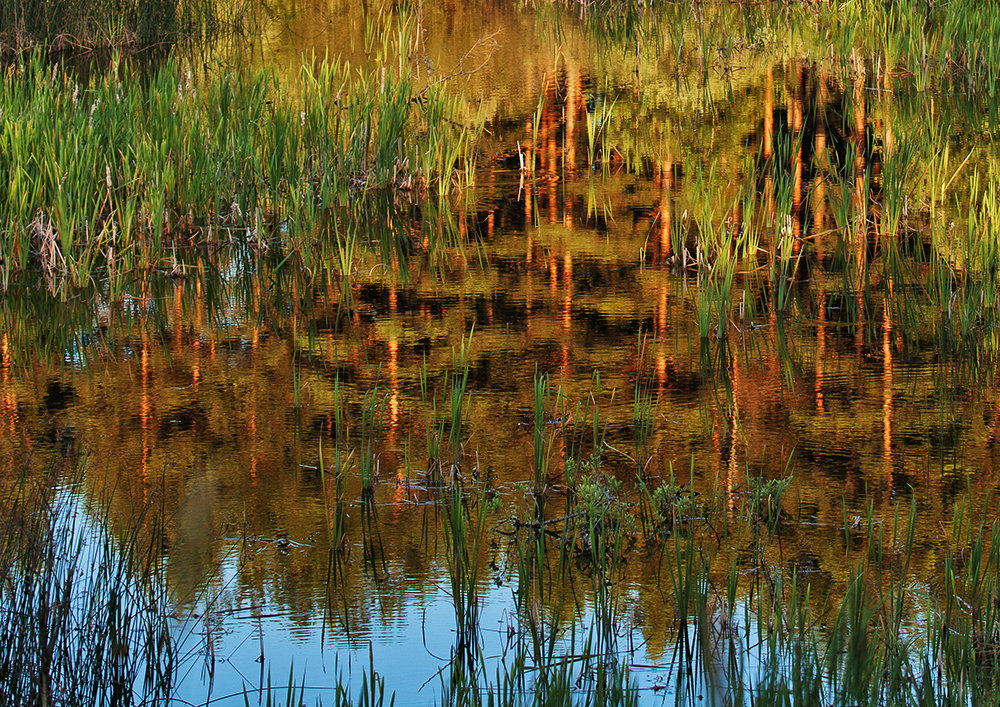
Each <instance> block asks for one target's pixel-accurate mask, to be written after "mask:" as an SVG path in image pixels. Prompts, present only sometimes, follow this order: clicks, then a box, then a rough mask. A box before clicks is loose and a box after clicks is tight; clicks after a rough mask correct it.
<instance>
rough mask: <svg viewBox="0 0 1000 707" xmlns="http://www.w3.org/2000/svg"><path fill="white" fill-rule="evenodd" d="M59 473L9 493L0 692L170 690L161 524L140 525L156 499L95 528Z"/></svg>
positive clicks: (89, 695) (40, 697)
mask: <svg viewBox="0 0 1000 707" xmlns="http://www.w3.org/2000/svg"><path fill="white" fill-rule="evenodd" d="M85 461H86V459H85V458H84V463H85ZM80 473H82V472H80ZM53 476H55V474H53ZM53 481H54V479H53V478H47V479H40V480H39V479H34V480H33V479H29V478H28V477H27V476H25V477H22V479H21V480H20V481H19V482H18V483H17V484H16V486H15V488H14V489H13V491H11V492H10V493H9V495H7V496H6V497H5V499H4V503H3V506H4V513H3V517H4V519H5V520H4V528H3V540H2V542H0V607H2V608H0V617H2V619H3V620H2V629H0V636H2V639H3V640H2V648H0V699H2V701H3V702H4V703H6V704H40V705H47V704H55V703H61V702H64V701H65V702H69V703H72V704H75V705H137V704H148V703H150V702H154V701H161V700H165V699H167V698H168V697H169V695H170V694H171V690H172V689H173V685H174V682H175V680H176V678H177V673H176V671H177V670H178V668H179V663H180V659H181V656H179V655H178V652H177V641H178V636H177V635H176V629H174V628H172V627H171V621H170V618H169V611H170V609H169V607H168V602H167V598H166V593H165V590H164V586H163V577H162V573H161V567H160V564H159V558H158V556H157V552H156V547H157V544H158V543H159V542H160V540H159V539H158V537H157V533H159V532H161V530H162V529H160V528H159V526H158V524H157V523H156V522H155V519H154V522H153V523H152V524H151V525H152V529H153V534H152V535H151V536H147V534H146V532H148V531H146V532H144V531H143V526H144V525H146V523H145V521H146V520H147V519H146V518H144V516H145V514H146V513H147V511H148V512H150V514H151V515H152V514H153V511H154V509H139V513H140V516H139V517H138V518H137V519H135V520H134V522H133V523H132V524H130V525H122V526H121V527H120V529H119V532H118V533H116V532H112V531H108V530H105V529H102V528H90V527H89V524H90V521H89V519H88V517H87V514H88V511H87V510H86V508H85V506H86V504H87V502H86V501H85V500H83V499H82V498H80V497H79V496H78V493H79V492H78V491H77V490H72V489H64V490H63V491H54V490H52V488H51V487H50V486H49V484H50V483H52V482H53ZM102 503H110V499H108V500H106V501H102ZM104 510H105V511H106V510H107V508H105V509H104Z"/></svg>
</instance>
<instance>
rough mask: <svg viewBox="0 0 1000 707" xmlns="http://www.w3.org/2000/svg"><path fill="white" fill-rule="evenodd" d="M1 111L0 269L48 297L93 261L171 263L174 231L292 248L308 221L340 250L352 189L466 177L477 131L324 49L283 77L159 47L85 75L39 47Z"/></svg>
mask: <svg viewBox="0 0 1000 707" xmlns="http://www.w3.org/2000/svg"><path fill="white" fill-rule="evenodd" d="M386 31H388V30H386ZM372 41H373V42H374V41H375V40H374V39H373V40H372ZM375 51H376V52H377V56H378V57H379V61H378V62H376V64H381V63H383V62H384V61H385V60H388V58H389V55H388V51H389V50H388V49H387V48H385V47H381V48H379V49H377V50H375ZM397 66H398V64H397ZM0 112H2V114H3V116H4V121H3V124H2V126H0V145H2V147H3V149H2V157H0V174H2V175H3V177H4V179H5V182H6V183H8V184H9V188H8V189H7V190H6V192H5V194H4V197H3V199H2V203H0V220H2V221H3V223H4V227H3V230H2V232H0V242H2V247H3V251H2V253H0V273H2V275H0V277H2V280H3V282H4V283H5V284H6V283H8V282H10V280H11V278H12V277H13V276H14V275H15V274H17V273H18V272H23V271H26V270H34V271H37V272H39V273H40V275H41V277H42V279H43V280H44V282H45V283H46V284H47V286H48V288H49V289H50V291H52V292H53V293H55V292H57V291H61V290H62V288H64V287H67V286H69V287H79V286H83V285H85V284H87V283H88V282H90V281H91V280H92V279H94V278H95V277H97V276H98V272H101V273H108V274H110V275H114V274H118V275H119V276H120V275H121V274H122V273H134V272H136V271H139V270H145V271H147V272H148V271H150V270H155V269H160V270H162V271H165V272H167V273H173V274H175V275H181V274H182V272H181V271H180V270H178V269H176V265H177V263H176V259H175V258H173V257H172V256H171V253H173V252H176V248H177V245H178V244H179V243H180V244H184V243H190V242H198V243H201V244H205V245H208V246H209V247H218V246H220V245H227V244H232V243H244V244H249V245H252V246H253V247H254V248H256V249H258V250H266V249H268V248H271V247H273V246H275V245H276V244H278V245H282V246H283V249H284V250H285V252H286V254H287V253H290V252H294V251H296V250H297V249H298V248H299V247H300V246H301V245H302V244H303V243H309V242H311V240H312V238H313V236H314V233H315V232H316V231H317V230H321V231H323V232H325V233H328V234H330V239H331V240H332V241H333V242H334V243H336V244H337V248H338V249H339V250H342V251H344V259H345V260H347V261H349V260H350V253H351V252H352V250H353V248H354V246H353V239H356V238H357V235H356V228H357V227H356V225H354V224H353V223H352V222H353V221H355V220H358V219H359V218H362V216H361V214H359V213H357V211H358V210H360V209H363V208H365V207H364V206H362V205H360V204H359V203H358V202H360V201H363V200H364V197H365V195H367V194H370V193H372V192H374V191H382V192H390V193H392V194H393V195H395V196H396V197H400V198H407V197H408V195H412V196H413V197H414V198H418V197H420V196H422V195H426V194H428V193H429V192H433V193H435V194H441V195H444V194H447V193H448V192H450V191H451V190H452V189H453V188H456V187H461V186H465V185H467V184H469V183H471V179H472V176H471V172H470V171H469V168H470V166H471V165H472V164H473V157H472V152H473V146H474V141H475V138H476V135H477V134H478V128H477V127H476V126H477V123H476V120H475V119H474V118H468V116H466V115H464V114H462V111H461V110H460V106H459V102H458V101H457V100H456V99H454V98H450V97H448V96H447V95H446V94H445V93H444V90H443V88H442V87H441V86H437V85H434V86H424V87H423V88H420V87H417V86H416V85H415V84H414V83H413V82H412V81H411V79H410V77H409V75H408V73H407V72H406V71H405V70H403V71H399V70H396V71H392V70H388V71H387V70H386V69H385V68H378V66H377V65H376V67H375V68H371V69H368V70H360V71H359V70H357V69H356V68H355V67H351V66H348V65H346V64H343V63H339V62H337V61H333V60H330V61H328V60H317V61H316V62H315V63H306V65H304V66H303V68H302V69H301V71H300V72H299V73H298V74H297V76H295V77H294V78H293V79H292V80H290V81H288V82H281V81H279V79H278V78H277V76H276V74H275V73H274V72H272V71H269V70H264V69H245V70H241V71H239V72H237V73H234V74H226V75H209V76H202V77H195V76H194V75H193V74H192V72H191V70H190V69H189V68H185V67H184V65H183V64H182V63H181V62H180V61H179V60H176V59H168V60H167V61H166V62H165V64H164V65H163V66H162V67H161V68H159V69H157V70H156V71H154V72H153V73H152V75H150V76H149V78H148V80H146V81H138V80H136V79H135V77H134V76H131V75H130V69H129V67H128V65H127V63H125V62H122V63H120V64H117V65H116V66H114V67H112V69H111V70H110V71H108V72H107V73H104V74H102V75H101V76H100V77H97V78H95V79H93V80H92V81H90V82H89V83H82V82H81V81H79V80H78V79H77V78H76V77H75V76H74V75H73V74H72V73H70V72H69V71H66V70H64V69H62V68H60V66H59V65H49V64H46V63H44V62H43V61H42V59H41V57H40V56H39V55H38V54H34V55H32V58H30V59H29V60H27V61H25V62H23V63H19V64H15V65H12V66H9V67H8V68H7V78H6V80H5V81H4V83H3V87H2V89H0ZM465 119H468V120H469V123H468V124H466V123H464V122H460V121H462V120H465ZM338 209H339V210H340V212H339V213H338ZM407 235H408V234H406V233H399V234H397V235H396V238H397V239H401V240H402V241H404V242H405V240H406V238H407ZM306 250H307V251H308V250H309V249H306ZM309 254H310V253H309V252H306V253H305V257H306V263H305V264H306V265H307V266H308V265H310V262H311V261H309V260H308V256H309ZM348 270H349V265H348ZM112 279H114V278H112ZM63 294H65V293H63Z"/></svg>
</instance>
